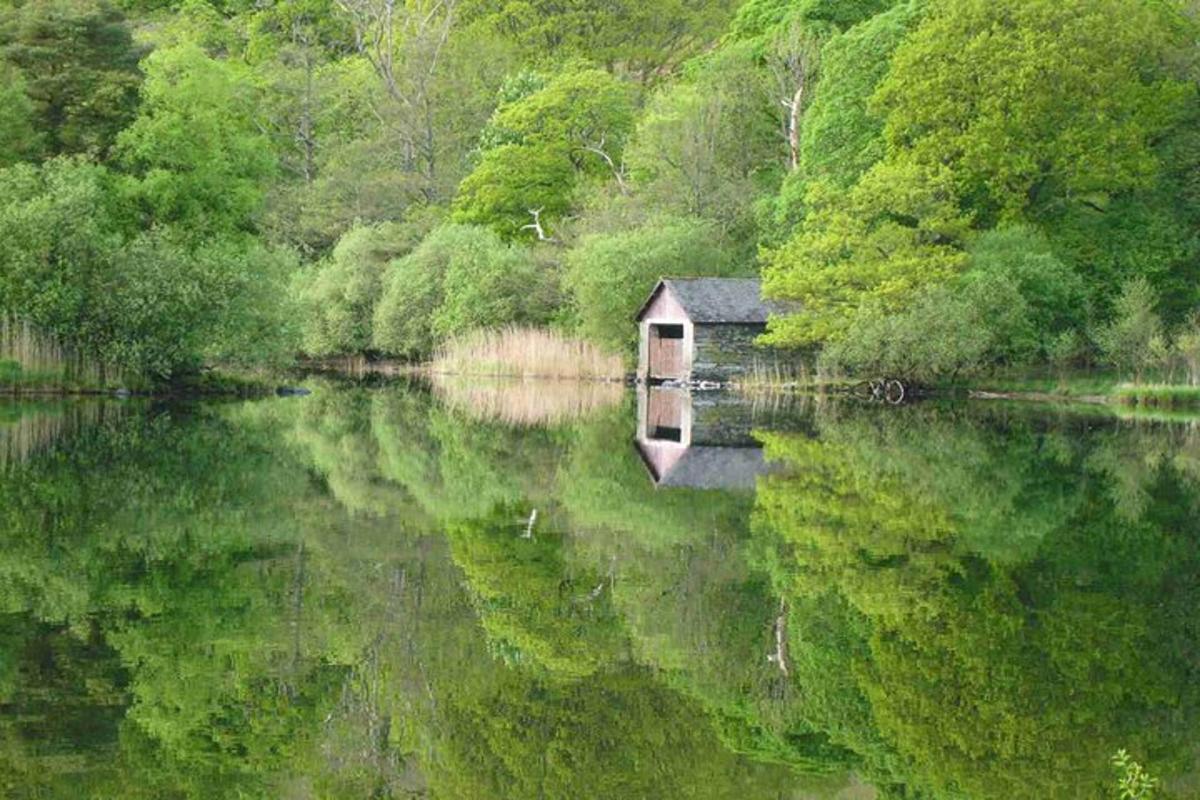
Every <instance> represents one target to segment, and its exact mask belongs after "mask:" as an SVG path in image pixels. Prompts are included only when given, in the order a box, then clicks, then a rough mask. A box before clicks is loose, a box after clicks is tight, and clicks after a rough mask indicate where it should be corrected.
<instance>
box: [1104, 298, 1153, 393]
mask: <svg viewBox="0 0 1200 800" xmlns="http://www.w3.org/2000/svg"><path fill="white" fill-rule="evenodd" d="M1154 306H1155V295H1154V290H1153V289H1152V288H1151V287H1150V284H1149V283H1148V282H1147V281H1146V280H1145V279H1144V278H1137V279H1134V280H1133V281H1130V282H1129V283H1128V284H1126V285H1125V287H1124V288H1123V289H1122V290H1121V296H1120V297H1118V298H1117V302H1116V308H1115V310H1114V317H1113V320H1112V322H1111V323H1109V324H1108V325H1105V326H1104V327H1102V328H1101V329H1100V330H1098V331H1097V332H1096V334H1095V338H1096V344H1097V345H1098V346H1099V347H1100V352H1101V354H1102V355H1103V356H1104V358H1105V359H1106V360H1107V361H1108V363H1109V364H1112V365H1113V366H1114V367H1116V368H1117V369H1118V370H1120V371H1121V372H1122V373H1123V374H1126V375H1132V376H1133V378H1134V380H1135V381H1136V382H1138V383H1141V381H1142V374H1143V372H1144V371H1145V370H1146V368H1147V367H1148V366H1150V365H1151V364H1152V356H1153V354H1154V352H1155V350H1156V349H1158V348H1159V347H1160V346H1161V344H1160V343H1161V342H1162V339H1163V328H1162V320H1161V319H1160V318H1159V316H1158V313H1157V312H1156V311H1155V309H1154Z"/></svg>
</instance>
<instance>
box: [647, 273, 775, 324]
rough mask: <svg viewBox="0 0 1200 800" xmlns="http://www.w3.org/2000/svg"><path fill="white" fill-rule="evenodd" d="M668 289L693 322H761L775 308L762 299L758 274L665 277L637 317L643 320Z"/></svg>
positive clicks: (765, 319)
mask: <svg viewBox="0 0 1200 800" xmlns="http://www.w3.org/2000/svg"><path fill="white" fill-rule="evenodd" d="M664 291H668V292H670V293H671V295H672V296H673V297H674V298H675V300H676V301H677V302H678V303H679V305H680V306H682V307H683V310H684V312H685V313H686V314H687V315H688V319H690V320H691V321H692V322H700V323H706V322H707V323H714V324H716V323H725V324H730V323H732V324H739V323H741V324H756V325H761V324H763V323H765V322H766V321H767V316H768V315H769V314H770V313H771V311H772V305H771V304H768V303H766V302H764V301H763V299H762V281H760V280H759V279H758V278H663V279H662V280H660V281H659V282H658V285H656V286H655V287H654V291H652V292H650V296H649V297H648V298H646V302H645V303H643V304H642V307H641V308H639V309H638V313H637V316H636V317H635V319H636V320H638V321H641V319H642V317H643V316H644V315H645V313H646V310H647V309H648V308H649V307H650V304H651V303H653V302H654V299H655V298H656V297H658V296H659V294H661V293H662V292H664Z"/></svg>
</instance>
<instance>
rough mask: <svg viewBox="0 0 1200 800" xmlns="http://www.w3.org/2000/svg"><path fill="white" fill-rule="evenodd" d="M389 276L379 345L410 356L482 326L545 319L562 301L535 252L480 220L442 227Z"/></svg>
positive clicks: (379, 314) (378, 318) (378, 317)
mask: <svg viewBox="0 0 1200 800" xmlns="http://www.w3.org/2000/svg"><path fill="white" fill-rule="evenodd" d="M383 280H384V286H383V295H382V296H381V297H380V298H379V303H378V305H377V306H376V308H375V318H374V325H375V337H374V343H375V346H376V347H377V348H379V349H380V350H382V351H384V352H387V353H391V354H393V355H398V356H403V357H406V358H424V357H427V356H428V355H429V354H430V353H431V352H432V351H433V348H434V347H435V346H436V345H437V344H438V343H439V342H441V341H443V340H445V339H446V338H448V337H450V336H454V335H456V334H460V333H467V332H468V331H471V330H474V329H476V328H491V327H499V326H503V325H509V324H518V323H545V322H547V321H548V320H549V317H550V314H551V313H552V312H553V310H554V307H555V305H556V304H557V286H556V283H555V281H554V280H553V278H552V276H551V275H549V274H548V273H547V272H545V271H544V270H543V268H542V267H541V266H540V265H538V264H537V263H536V262H535V260H534V259H533V258H532V256H531V254H530V253H529V252H528V251H527V250H525V249H524V248H523V247H521V246H519V245H510V244H507V243H505V242H504V241H503V240H502V239H500V237H499V236H498V235H497V234H496V233H495V232H493V231H491V230H488V229H487V228H481V227H478V226H472V225H458V224H450V225H443V226H441V227H439V228H437V229H436V230H434V231H433V232H432V233H430V234H429V236H428V237H426V238H425V240H424V241H422V242H421V244H420V245H419V246H418V247H417V248H416V249H415V250H414V251H413V252H412V253H411V254H410V255H408V256H406V257H404V258H401V259H399V260H397V261H395V262H393V263H392V265H391V266H390V267H389V268H388V270H387V273H386V275H385V276H384V278H383Z"/></svg>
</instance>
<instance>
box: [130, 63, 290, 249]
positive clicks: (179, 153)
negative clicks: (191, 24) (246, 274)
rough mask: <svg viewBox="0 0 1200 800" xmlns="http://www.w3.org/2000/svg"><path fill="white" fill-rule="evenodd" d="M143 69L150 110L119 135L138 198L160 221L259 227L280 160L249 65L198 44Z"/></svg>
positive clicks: (207, 227) (206, 227)
mask: <svg viewBox="0 0 1200 800" xmlns="http://www.w3.org/2000/svg"><path fill="white" fill-rule="evenodd" d="M143 66H144V69H145V71H146V83H145V86H144V87H143V92H142V94H143V107H142V109H141V111H140V113H139V115H138V118H137V119H136V120H134V122H133V123H132V124H131V125H130V126H129V127H128V128H126V129H125V130H124V131H122V132H121V135H120V138H119V140H118V150H119V152H120V156H121V159H122V161H123V163H124V164H125V165H127V166H128V167H129V168H130V169H131V170H132V171H133V172H134V174H135V175H136V176H137V177H136V180H135V181H134V182H133V183H132V185H131V191H132V193H133V195H134V196H135V197H136V198H137V199H138V200H139V201H140V202H141V203H142V204H143V206H144V208H145V209H146V212H147V214H148V215H149V216H150V217H151V218H152V219H154V220H155V221H156V222H159V223H164V222H171V223H176V222H177V223H182V224H184V225H185V226H186V227H187V228H188V229H190V230H193V231H221V230H230V229H235V230H237V229H240V230H253V229H254V226H255V223H256V215H257V214H258V213H259V211H260V209H261V206H262V203H263V198H264V196H265V183H266V182H267V181H269V180H270V179H271V178H273V177H274V175H275V174H276V158H275V155H274V152H273V151H272V148H271V145H270V140H269V139H267V137H266V136H264V135H263V134H262V133H261V132H260V130H259V127H258V125H257V97H256V93H255V91H254V88H253V85H252V84H251V82H250V80H249V75H248V72H247V70H246V68H245V67H244V66H241V65H239V64H237V63H236V62H232V61H218V60H216V59H213V58H211V57H210V56H209V55H207V54H206V53H205V52H204V51H203V50H202V49H201V48H200V47H199V46H197V45H195V44H190V43H187V44H180V45H176V46H174V47H169V48H165V49H162V50H157V51H155V52H154V53H152V54H151V55H149V56H147V58H146V60H145V62H144V65H143Z"/></svg>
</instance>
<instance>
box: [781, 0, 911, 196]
mask: <svg viewBox="0 0 1200 800" xmlns="http://www.w3.org/2000/svg"><path fill="white" fill-rule="evenodd" d="M916 19H918V15H917V6H916V4H913V3H909V2H901V3H897V4H896V5H895V7H894V8H892V9H891V10H890V11H887V12H886V13H882V14H879V15H877V16H874V17H872V18H870V19H868V20H866V21H864V22H863V23H862V24H860V25H856V26H854V27H853V28H851V29H850V30H847V31H845V32H844V33H842V34H840V35H838V36H835V37H834V38H832V39H831V40H830V41H829V43H828V44H826V45H825V47H824V49H823V51H822V53H821V62H822V65H823V69H822V79H821V82H820V83H819V84H818V86H817V90H816V97H815V98H814V100H813V104H812V107H811V108H810V109H809V111H808V115H807V119H806V120H805V124H804V131H803V136H802V139H801V168H800V171H799V173H798V176H799V177H801V178H802V179H803V180H804V181H810V180H829V181H832V182H833V183H834V184H836V185H838V186H841V187H847V186H850V185H852V184H853V183H854V181H855V180H857V179H858V177H859V176H861V175H862V174H863V173H864V172H866V171H867V169H868V168H869V167H870V166H871V165H872V164H874V163H875V162H876V161H879V160H880V159H881V158H883V155H884V141H883V136H882V132H883V119H882V118H881V117H880V115H879V114H878V113H877V112H876V110H875V109H874V108H872V106H871V104H870V102H869V101H870V99H871V97H872V96H873V95H874V93H875V90H876V87H877V86H878V85H879V84H880V82H881V81H882V80H883V79H884V77H885V76H886V75H887V72H888V66H889V65H890V63H891V56H892V53H893V52H894V51H895V49H896V47H897V46H898V45H899V44H900V42H901V41H903V39H904V37H905V36H906V35H907V33H908V31H909V29H910V28H911V27H912V26H913V25H914V24H915V20H916Z"/></svg>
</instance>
